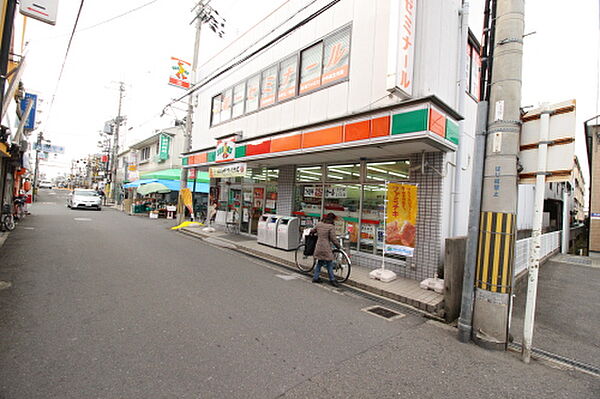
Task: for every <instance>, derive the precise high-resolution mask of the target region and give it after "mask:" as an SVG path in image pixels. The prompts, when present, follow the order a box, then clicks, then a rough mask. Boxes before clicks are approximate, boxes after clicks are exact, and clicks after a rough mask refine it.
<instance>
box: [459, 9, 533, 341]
mask: <svg viewBox="0 0 600 399" xmlns="http://www.w3.org/2000/svg"><path fill="white" fill-rule="evenodd" d="M524 14H525V4H524V0H497V1H496V3H495V7H494V9H493V14H492V15H495V18H494V21H495V25H494V28H493V32H492V34H493V38H494V41H493V50H492V55H491V57H490V59H491V62H492V65H493V67H492V76H491V81H490V86H489V87H490V92H489V112H488V124H487V131H486V151H485V161H484V168H483V182H482V183H483V185H482V195H481V212H480V220H479V221H480V226H479V227H480V231H479V240H478V243H477V262H476V268H475V278H474V280H475V281H474V283H475V284H474V285H475V295H474V303H473V324H472V331H471V337H472V339H473V341H475V343H477V344H479V345H481V346H483V347H486V348H488V349H496V350H505V349H506V345H507V343H508V326H509V320H508V318H509V314H510V306H511V293H512V280H513V263H514V249H515V238H516V237H515V234H516V215H517V194H518V180H517V179H518V176H517V174H518V173H517V166H518V153H519V144H520V143H519V141H520V135H521V108H520V107H521V75H522V71H521V70H522V64H523V60H522V58H523V41H522V37H523V31H524V26H525V23H524Z"/></svg>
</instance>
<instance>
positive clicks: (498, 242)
mask: <svg viewBox="0 0 600 399" xmlns="http://www.w3.org/2000/svg"><path fill="white" fill-rule="evenodd" d="M515 225H516V223H515V215H514V214H512V213H501V212H482V213H481V221H480V225H479V243H478V248H477V259H478V261H477V269H476V274H475V284H476V286H477V288H480V289H482V290H487V291H490V292H498V293H501V294H508V293H510V287H511V281H512V271H513V263H514V262H513V261H514V253H515V250H514V246H515Z"/></svg>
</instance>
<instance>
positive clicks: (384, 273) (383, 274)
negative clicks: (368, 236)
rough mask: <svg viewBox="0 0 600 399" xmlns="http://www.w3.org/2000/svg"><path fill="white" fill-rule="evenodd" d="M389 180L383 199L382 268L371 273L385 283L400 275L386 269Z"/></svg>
mask: <svg viewBox="0 0 600 399" xmlns="http://www.w3.org/2000/svg"><path fill="white" fill-rule="evenodd" d="M388 183H389V182H388V181H386V182H385V189H386V196H385V200H384V201H383V246H382V248H381V268H380V269H375V270H373V271H371V272H370V273H369V278H372V279H374V280H380V281H381V282H384V283H389V282H390V281H394V280H395V279H397V278H398V276H397V275H396V273H394V272H393V271H391V270H385V241H386V234H387V231H386V230H387V229H386V227H387V203H388V200H387V190H388ZM373 238H374V240H373V241H374V245H377V237H373Z"/></svg>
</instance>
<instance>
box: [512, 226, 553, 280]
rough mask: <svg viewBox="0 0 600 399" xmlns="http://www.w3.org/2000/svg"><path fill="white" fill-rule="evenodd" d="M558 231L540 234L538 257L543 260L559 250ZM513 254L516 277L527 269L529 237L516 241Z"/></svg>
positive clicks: (529, 247) (529, 248) (529, 246)
mask: <svg viewBox="0 0 600 399" xmlns="http://www.w3.org/2000/svg"><path fill="white" fill-rule="evenodd" d="M560 234H561V232H560V231H553V232H552V233H546V234H542V248H541V252H540V257H541V258H542V259H543V258H544V257H546V256H547V255H549V254H550V253H552V252H553V251H554V250H556V249H558V248H560ZM516 246H517V248H516V251H515V252H516V254H515V276H518V275H519V273H521V272H522V271H523V270H525V269H527V264H528V262H529V251H530V250H531V237H530V238H525V239H523V240H518V241H517V243H516Z"/></svg>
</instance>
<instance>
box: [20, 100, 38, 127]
mask: <svg viewBox="0 0 600 399" xmlns="http://www.w3.org/2000/svg"><path fill="white" fill-rule="evenodd" d="M30 101H31V103H32V105H31V110H30V111H29V115H27V120H26V122H25V126H23V129H25V130H33V129H35V113H36V110H37V95H36V94H31V93H25V98H23V99H22V100H21V104H20V106H21V112H23V113H24V112H25V111H26V110H27V105H28V103H29V102H30Z"/></svg>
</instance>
